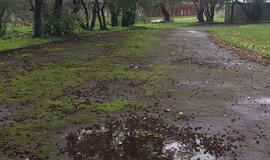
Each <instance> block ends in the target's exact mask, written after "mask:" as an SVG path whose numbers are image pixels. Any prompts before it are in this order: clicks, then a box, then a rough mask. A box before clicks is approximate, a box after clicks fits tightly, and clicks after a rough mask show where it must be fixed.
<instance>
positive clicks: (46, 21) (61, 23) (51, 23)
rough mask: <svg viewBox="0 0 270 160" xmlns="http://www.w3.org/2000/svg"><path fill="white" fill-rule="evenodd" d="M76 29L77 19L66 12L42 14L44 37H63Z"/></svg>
mask: <svg viewBox="0 0 270 160" xmlns="http://www.w3.org/2000/svg"><path fill="white" fill-rule="evenodd" d="M77 27H78V19H77V17H76V16H75V15H74V14H72V13H69V12H68V11H67V10H61V11H58V12H47V13H44V14H43V19H42V32H43V34H46V35H52V36H64V35H69V34H72V32H73V31H74V30H75V29H76V28H77Z"/></svg>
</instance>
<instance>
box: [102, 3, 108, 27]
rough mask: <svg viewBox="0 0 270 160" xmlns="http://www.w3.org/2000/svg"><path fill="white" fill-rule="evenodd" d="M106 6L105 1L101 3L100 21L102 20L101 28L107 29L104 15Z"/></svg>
mask: <svg viewBox="0 0 270 160" xmlns="http://www.w3.org/2000/svg"><path fill="white" fill-rule="evenodd" d="M105 7H106V2H104V3H103V5H102V7H101V16H102V21H103V26H102V30H107V29H108V28H107V24H106V17H105V13H104V10H105Z"/></svg>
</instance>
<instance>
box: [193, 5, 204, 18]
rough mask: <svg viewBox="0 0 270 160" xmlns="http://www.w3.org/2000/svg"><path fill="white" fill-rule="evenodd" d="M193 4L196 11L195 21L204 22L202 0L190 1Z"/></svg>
mask: <svg viewBox="0 0 270 160" xmlns="http://www.w3.org/2000/svg"><path fill="white" fill-rule="evenodd" d="M192 2H193V4H194V5H195V7H196V9H197V19H198V21H199V22H204V17H203V13H204V6H203V0H192Z"/></svg>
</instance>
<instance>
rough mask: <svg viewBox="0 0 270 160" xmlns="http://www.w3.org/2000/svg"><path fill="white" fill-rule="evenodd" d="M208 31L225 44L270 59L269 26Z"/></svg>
mask: <svg viewBox="0 0 270 160" xmlns="http://www.w3.org/2000/svg"><path fill="white" fill-rule="evenodd" d="M209 31H210V32H214V33H215V34H216V36H217V37H218V38H219V39H221V40H223V41H225V42H228V43H231V44H233V45H235V46H237V47H240V48H242V49H244V50H247V51H252V52H255V53H257V54H259V55H261V56H262V57H264V58H268V59H270V46H269V43H270V26H268V25H245V26H237V27H222V28H214V29H210V30H209Z"/></svg>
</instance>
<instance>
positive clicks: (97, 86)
mask: <svg viewBox="0 0 270 160" xmlns="http://www.w3.org/2000/svg"><path fill="white" fill-rule="evenodd" d="M142 83H143V82H142V81H139V80H124V79H122V80H121V79H120V80H117V79H115V80H98V81H94V80H93V81H89V82H87V83H85V84H84V85H82V86H79V87H78V88H75V89H70V90H69V91H68V93H67V95H68V96H70V97H73V98H77V99H87V100H88V101H90V102H110V101H113V100H114V99H130V100H134V99H135V98H136V97H137V96H138V94H139V92H140V87H141V85H142Z"/></svg>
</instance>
